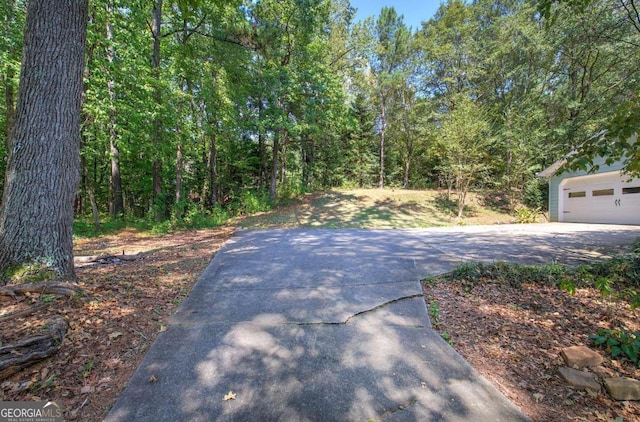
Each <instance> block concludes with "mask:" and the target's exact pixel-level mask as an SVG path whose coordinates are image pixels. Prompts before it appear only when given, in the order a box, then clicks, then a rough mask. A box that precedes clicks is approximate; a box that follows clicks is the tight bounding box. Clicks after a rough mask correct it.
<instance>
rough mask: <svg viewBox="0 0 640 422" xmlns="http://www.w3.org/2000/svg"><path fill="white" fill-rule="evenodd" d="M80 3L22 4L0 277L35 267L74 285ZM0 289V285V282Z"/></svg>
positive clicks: (83, 25) (1, 215)
mask: <svg viewBox="0 0 640 422" xmlns="http://www.w3.org/2000/svg"><path fill="white" fill-rule="evenodd" d="M87 9H88V1H87V0H30V1H29V2H28V7H27V22H26V27H25V36H24V48H23V55H22V70H21V74H20V87H19V92H18V107H17V109H16V122H15V127H14V133H13V138H12V140H11V150H10V151H9V160H8V163H7V171H6V180H5V185H4V187H5V189H4V194H3V204H2V210H1V212H0V270H2V271H6V270H7V269H10V268H11V267H14V266H22V265H25V264H36V265H38V266H42V267H45V268H48V269H50V270H53V272H54V273H55V274H56V275H57V277H59V278H61V279H66V280H75V278H76V276H75V271H74V267H73V238H72V229H73V228H72V225H73V201H74V198H75V193H76V189H77V187H78V183H79V181H80V104H81V96H82V73H83V70H84V54H85V43H86V35H87ZM0 283H2V282H0Z"/></svg>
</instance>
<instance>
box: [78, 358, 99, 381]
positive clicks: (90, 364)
mask: <svg viewBox="0 0 640 422" xmlns="http://www.w3.org/2000/svg"><path fill="white" fill-rule="evenodd" d="M95 366H96V361H95V359H91V360H90V361H89V362H87V363H86V364H85V365H84V369H83V370H82V373H81V374H80V376H81V377H82V378H88V377H89V375H91V371H93V369H94V368H95Z"/></svg>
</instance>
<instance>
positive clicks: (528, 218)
mask: <svg viewBox="0 0 640 422" xmlns="http://www.w3.org/2000/svg"><path fill="white" fill-rule="evenodd" d="M541 213H542V210H541V209H540V208H533V209H532V208H529V207H525V206H519V207H516V221H517V222H518V223H519V224H531V223H537V222H538V217H539V216H540V214H541Z"/></svg>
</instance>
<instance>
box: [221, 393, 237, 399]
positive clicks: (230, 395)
mask: <svg viewBox="0 0 640 422" xmlns="http://www.w3.org/2000/svg"><path fill="white" fill-rule="evenodd" d="M235 399H236V393H234V392H233V391H229V392H228V393H227V394H225V395H224V401H229V400H235Z"/></svg>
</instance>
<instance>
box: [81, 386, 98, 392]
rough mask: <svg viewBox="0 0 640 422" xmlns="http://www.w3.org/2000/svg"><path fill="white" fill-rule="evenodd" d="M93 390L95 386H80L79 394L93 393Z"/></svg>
mask: <svg viewBox="0 0 640 422" xmlns="http://www.w3.org/2000/svg"><path fill="white" fill-rule="evenodd" d="M94 391H96V389H95V387H92V386H90V385H85V386H84V387H82V389H80V393H81V394H89V393H93V392H94Z"/></svg>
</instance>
